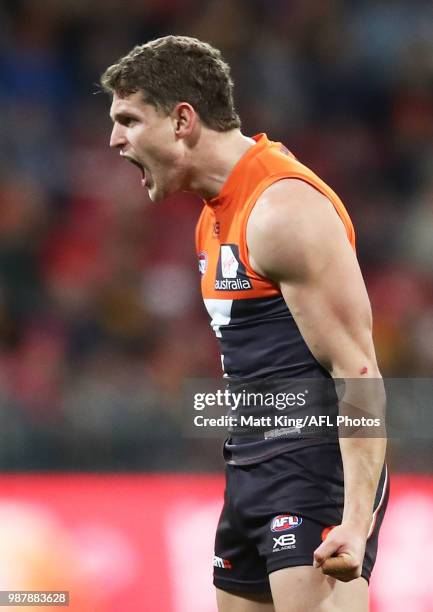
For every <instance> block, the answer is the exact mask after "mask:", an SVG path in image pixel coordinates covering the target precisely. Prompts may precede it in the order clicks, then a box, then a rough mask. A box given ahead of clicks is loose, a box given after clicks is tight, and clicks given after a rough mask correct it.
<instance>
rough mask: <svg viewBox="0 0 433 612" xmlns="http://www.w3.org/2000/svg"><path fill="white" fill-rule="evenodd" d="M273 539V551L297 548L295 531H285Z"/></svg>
mask: <svg viewBox="0 0 433 612" xmlns="http://www.w3.org/2000/svg"><path fill="white" fill-rule="evenodd" d="M272 539H273V540H274V546H273V548H272V552H278V551H280V550H290V549H292V548H296V536H295V534H294V533H285V534H283V535H280V536H278V538H272Z"/></svg>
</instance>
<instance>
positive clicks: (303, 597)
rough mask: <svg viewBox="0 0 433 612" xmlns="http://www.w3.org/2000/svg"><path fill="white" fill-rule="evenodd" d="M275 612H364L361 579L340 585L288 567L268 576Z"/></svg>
mask: <svg viewBox="0 0 433 612" xmlns="http://www.w3.org/2000/svg"><path fill="white" fill-rule="evenodd" d="M269 580H270V583H271V589H272V598H273V601H274V606H275V612H305V611H306V610H308V612H347V611H348V610H350V612H368V584H367V581H366V580H365V579H364V578H357V579H356V580H352V581H351V582H341V581H340V580H335V579H334V578H331V577H330V576H326V575H325V574H323V573H322V571H321V570H320V569H315V568H313V567H308V566H298V567H288V568H285V569H280V570H278V571H276V572H273V573H271V574H270V575H269Z"/></svg>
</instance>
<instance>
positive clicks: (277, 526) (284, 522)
mask: <svg viewBox="0 0 433 612" xmlns="http://www.w3.org/2000/svg"><path fill="white" fill-rule="evenodd" d="M301 523H302V518H301V517H300V516H294V515H293V514H279V515H278V516H276V517H275V518H273V519H272V523H271V531H288V530H289V529H295V528H296V527H299V525H300V524H301Z"/></svg>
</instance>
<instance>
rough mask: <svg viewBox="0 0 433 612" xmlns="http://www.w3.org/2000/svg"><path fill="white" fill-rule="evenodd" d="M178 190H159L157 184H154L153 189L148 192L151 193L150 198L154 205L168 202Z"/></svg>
mask: <svg viewBox="0 0 433 612" xmlns="http://www.w3.org/2000/svg"><path fill="white" fill-rule="evenodd" d="M177 191H178V190H177V189H172V190H170V189H166V190H163V189H158V188H157V187H156V185H155V184H153V185H152V186H151V187H149V189H148V192H149V198H150V200H151V201H152V202H153V203H154V204H157V203H158V202H163V201H164V200H166V199H167V198H168V197H170V196H172V195H174V194H175V193H177Z"/></svg>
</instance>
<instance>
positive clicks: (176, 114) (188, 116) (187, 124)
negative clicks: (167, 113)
mask: <svg viewBox="0 0 433 612" xmlns="http://www.w3.org/2000/svg"><path fill="white" fill-rule="evenodd" d="M197 118H198V115H197V113H196V111H195V110H194V108H193V107H192V106H191V104H188V102H179V103H178V104H176V106H175V107H174V109H173V111H172V119H173V124H174V131H175V134H176V136H177V137H178V138H187V137H188V136H190V135H191V132H192V131H193V129H194V126H195V124H196V122H197Z"/></svg>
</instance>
